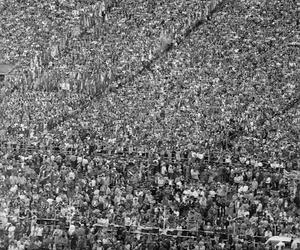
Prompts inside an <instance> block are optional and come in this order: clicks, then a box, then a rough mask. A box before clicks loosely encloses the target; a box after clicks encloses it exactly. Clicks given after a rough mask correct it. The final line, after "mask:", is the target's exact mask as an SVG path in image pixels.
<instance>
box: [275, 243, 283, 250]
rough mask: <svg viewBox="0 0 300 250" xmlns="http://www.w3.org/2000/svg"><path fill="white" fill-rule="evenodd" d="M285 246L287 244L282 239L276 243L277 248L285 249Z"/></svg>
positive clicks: (279, 249)
mask: <svg viewBox="0 0 300 250" xmlns="http://www.w3.org/2000/svg"><path fill="white" fill-rule="evenodd" d="M284 247H285V244H284V243H283V242H282V241H280V242H279V243H278V244H276V245H275V249H276V250H283V249H284Z"/></svg>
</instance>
